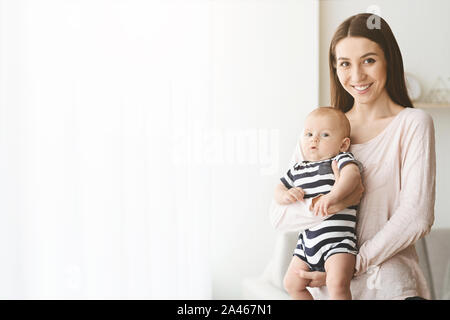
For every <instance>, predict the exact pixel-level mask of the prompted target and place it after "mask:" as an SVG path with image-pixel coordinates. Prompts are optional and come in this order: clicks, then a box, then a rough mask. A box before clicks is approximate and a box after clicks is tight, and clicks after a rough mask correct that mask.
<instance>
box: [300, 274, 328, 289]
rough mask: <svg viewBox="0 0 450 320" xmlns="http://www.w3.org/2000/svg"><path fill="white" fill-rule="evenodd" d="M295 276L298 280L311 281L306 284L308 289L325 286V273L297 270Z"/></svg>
mask: <svg viewBox="0 0 450 320" xmlns="http://www.w3.org/2000/svg"><path fill="white" fill-rule="evenodd" d="M297 274H298V275H299V277H300V278H303V279H310V280H311V282H310V283H309V284H308V287H312V288H315V287H323V286H324V285H326V279H327V273H326V272H321V271H305V270H298V271H297Z"/></svg>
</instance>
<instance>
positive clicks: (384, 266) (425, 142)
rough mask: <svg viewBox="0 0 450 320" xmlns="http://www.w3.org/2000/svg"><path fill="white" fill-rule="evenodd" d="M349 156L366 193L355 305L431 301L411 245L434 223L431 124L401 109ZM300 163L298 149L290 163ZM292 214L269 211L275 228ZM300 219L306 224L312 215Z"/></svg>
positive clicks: (319, 294)
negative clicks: (367, 301) (358, 168)
mask: <svg viewBox="0 0 450 320" xmlns="http://www.w3.org/2000/svg"><path fill="white" fill-rule="evenodd" d="M350 151H351V152H352V153H353V154H354V155H355V157H356V159H358V160H359V161H361V162H362V164H363V166H364V171H363V174H362V178H363V184H364V187H365V193H364V195H363V198H362V200H361V203H360V209H359V212H358V214H357V227H356V229H357V230H356V233H357V237H358V248H359V253H358V255H357V258H356V274H355V277H354V278H353V280H352V282H351V291H352V295H353V299H403V298H405V297H408V296H416V295H418V296H422V297H424V298H427V299H430V293H429V289H428V286H427V284H426V280H425V278H424V275H423V273H422V271H421V269H420V267H419V264H418V257H417V254H416V250H415V247H414V243H415V242H416V241H417V240H419V239H420V238H422V237H423V236H425V235H426V234H427V233H428V232H429V231H430V229H431V226H432V224H433V221H434V199H435V174H436V163H435V145H434V125H433V120H432V118H431V117H430V116H429V115H428V114H427V113H425V112H424V111H422V110H420V109H413V108H405V109H404V110H402V111H401V112H400V113H399V114H398V115H397V116H396V117H395V118H394V119H393V120H392V121H391V122H390V123H389V125H388V126H387V127H386V128H385V129H384V130H383V131H382V132H381V133H380V134H379V135H377V136H376V137H375V138H373V139H371V140H369V141H367V142H366V143H362V144H354V145H352V146H351V149H350ZM301 157H302V156H301V152H300V148H299V147H297V148H296V151H295V153H294V160H295V161H298V160H299V159H301ZM278 209H279V208H278ZM296 210H297V212H296V214H297V218H296V219H299V216H298V214H299V212H298V209H296ZM291 211H292V213H293V212H294V207H292V209H291ZM275 212H276V213H275ZM290 213H291V212H290V211H289V210H284V211H283V210H273V208H272V209H271V216H272V220H274V218H273V217H274V215H278V217H277V221H278V222H279V221H283V218H281V216H280V215H281V214H283V215H284V214H290ZM303 215H304V216H305V219H310V218H308V217H310V216H311V214H310V213H303ZM286 221H288V220H286ZM290 222H292V221H290ZM280 229H282V228H280ZM310 291H311V294H312V295H313V296H314V298H315V299H327V298H328V293H327V290H326V287H321V288H310Z"/></svg>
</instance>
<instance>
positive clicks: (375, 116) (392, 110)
mask: <svg viewBox="0 0 450 320" xmlns="http://www.w3.org/2000/svg"><path fill="white" fill-rule="evenodd" d="M402 109H403V108H402V107H401V106H399V105H398V104H396V103H395V102H394V101H392V99H391V98H390V97H389V95H388V93H387V92H386V91H385V92H384V93H383V94H381V95H380V96H379V97H378V99H376V100H375V101H371V102H370V103H359V102H358V101H355V103H354V104H353V107H352V108H351V109H350V111H349V112H348V113H347V115H348V116H349V117H351V118H353V119H355V120H358V121H361V122H366V121H376V120H380V119H385V118H390V117H392V116H395V115H397V114H398V113H399V112H400V111H401V110H402Z"/></svg>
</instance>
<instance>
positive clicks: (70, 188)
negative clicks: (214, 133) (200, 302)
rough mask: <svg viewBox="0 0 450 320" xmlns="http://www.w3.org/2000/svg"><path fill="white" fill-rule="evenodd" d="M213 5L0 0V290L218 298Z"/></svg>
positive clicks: (10, 294)
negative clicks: (201, 158) (204, 148)
mask: <svg viewBox="0 0 450 320" xmlns="http://www.w3.org/2000/svg"><path fill="white" fill-rule="evenodd" d="M208 8H209V6H208V1H207V0H204V1H190V2H188V3H186V2H184V1H138V0H133V1H130V0H116V1H109V0H103V1H102V0H53V1H52V0H39V1H34V0H29V1H25V0H20V1H19V0H3V1H0V298H2V299H5V298H7V299H16V298H19V299H47V298H55V299H116V298H118V299H152V298H157V299H165V298H167V299H208V298H211V276H210V275H211V271H210V267H209V256H208V252H209V250H210V248H209V245H208V244H209V238H210V234H209V230H210V228H209V226H210V218H209V217H210V212H209V211H210V207H211V203H210V199H211V196H210V190H211V188H210V170H209V169H208V168H207V167H204V166H200V165H199V164H197V163H196V161H192V159H194V158H195V157H194V158H193V156H192V153H194V156H195V154H196V153H195V138H190V137H192V136H196V132H199V131H201V130H203V129H204V128H206V126H207V125H208V121H209V120H210V116H211V115H210V114H209V113H208V112H209V111H208V110H209V108H208V106H209V103H210V101H209V100H210V87H209V86H210V81H209V80H210V70H211V68H210V65H209V64H210V52H209V48H210V46H209V43H210V42H209V41H210V33H209V24H210V21H209V9H208ZM192 143H194V145H192ZM193 150H194V151H193ZM194 160H195V159H194Z"/></svg>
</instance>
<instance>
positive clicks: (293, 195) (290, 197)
mask: <svg viewBox="0 0 450 320" xmlns="http://www.w3.org/2000/svg"><path fill="white" fill-rule="evenodd" d="M304 195H305V192H304V191H303V189H302V188H299V187H296V188H290V189H289V190H286V192H285V193H284V202H285V203H286V204H291V203H294V202H296V201H303V197H304Z"/></svg>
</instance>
